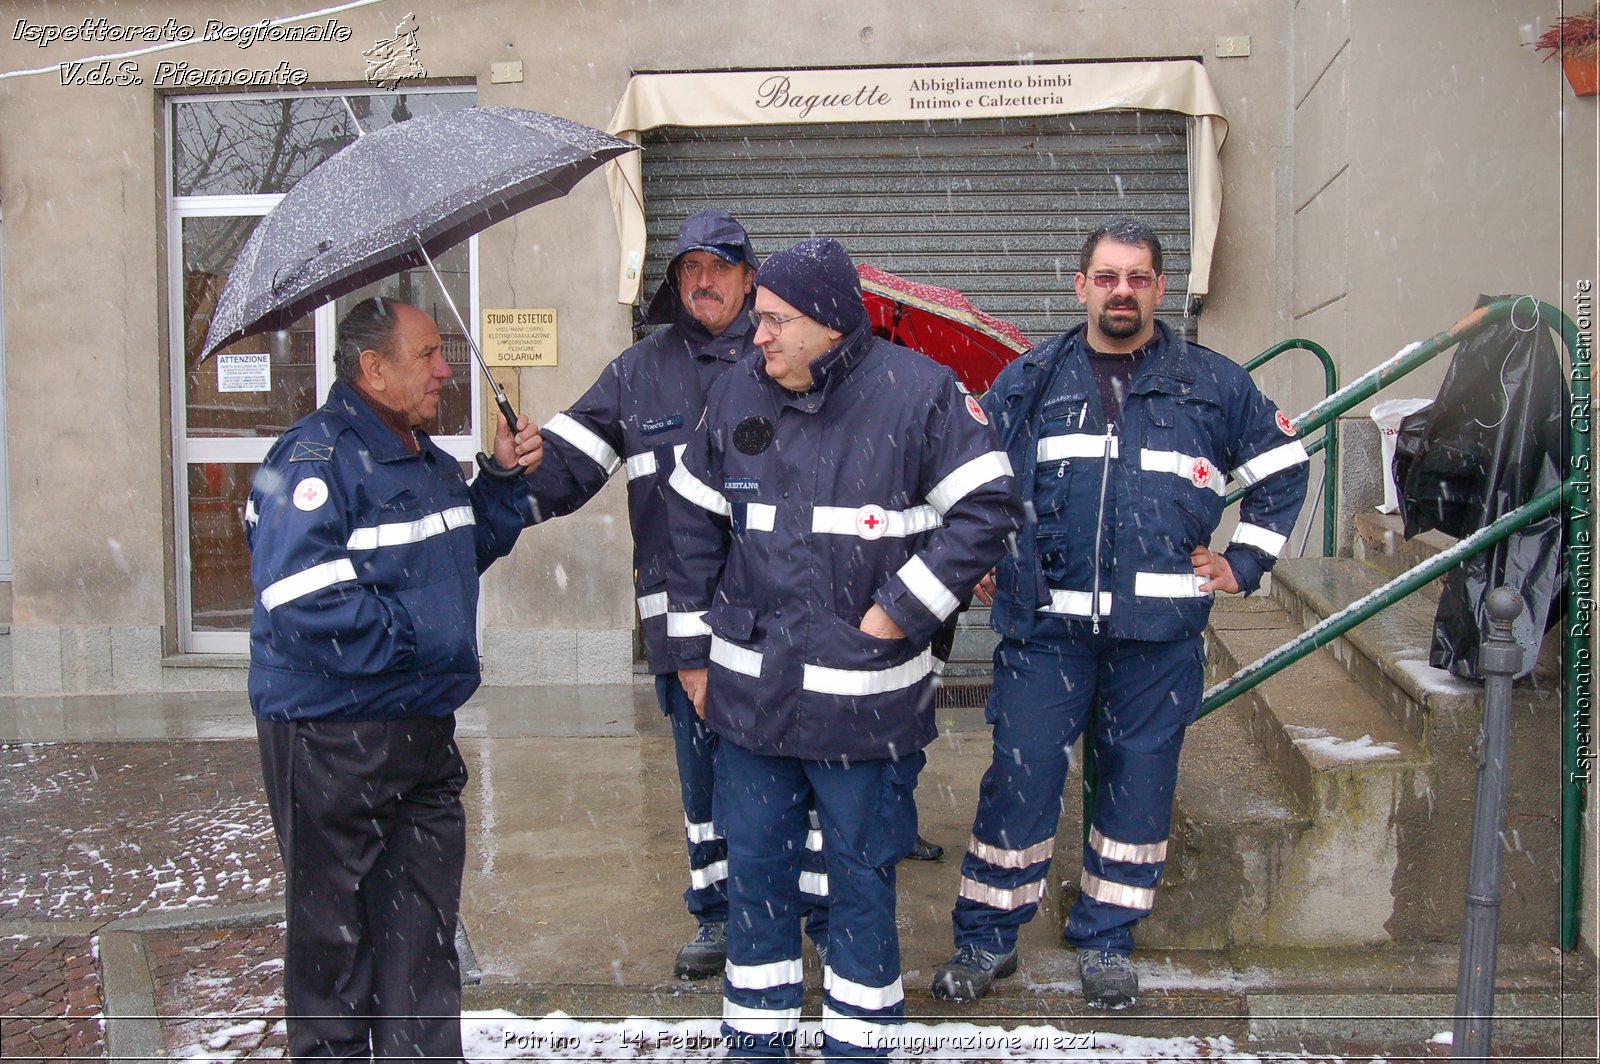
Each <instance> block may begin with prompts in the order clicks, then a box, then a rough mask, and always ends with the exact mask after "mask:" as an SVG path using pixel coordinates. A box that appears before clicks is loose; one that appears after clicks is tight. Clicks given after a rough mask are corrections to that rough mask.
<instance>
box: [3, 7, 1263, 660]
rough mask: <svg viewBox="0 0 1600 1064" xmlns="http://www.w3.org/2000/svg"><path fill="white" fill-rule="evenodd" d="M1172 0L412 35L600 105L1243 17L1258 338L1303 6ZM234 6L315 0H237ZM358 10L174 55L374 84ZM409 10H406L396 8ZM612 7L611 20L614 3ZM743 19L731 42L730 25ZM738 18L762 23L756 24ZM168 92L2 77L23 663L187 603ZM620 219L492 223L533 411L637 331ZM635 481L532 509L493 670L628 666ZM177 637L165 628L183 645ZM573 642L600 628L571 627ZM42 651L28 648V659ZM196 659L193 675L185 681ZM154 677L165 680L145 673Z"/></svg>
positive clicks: (1229, 73) (160, 15) (1173, 45)
mask: <svg viewBox="0 0 1600 1064" xmlns="http://www.w3.org/2000/svg"><path fill="white" fill-rule="evenodd" d="M409 7H410V5H408V8H409ZM1198 8H1199V5H1187V4H1181V3H1170V4H1161V5H1155V6H1153V7H1152V8H1150V9H1146V10H1143V11H1140V12H1138V13H1135V14H1130V12H1129V11H1128V10H1127V9H1126V7H1125V5H1124V4H1122V3H1119V2H1111V0H1096V2H1088V3H1072V4H1054V3H1042V4H1026V5H1024V4H1014V5H1013V4H1002V5H994V6H992V7H991V9H990V10H988V11H986V12H985V17H984V18H983V19H979V20H974V19H971V18H970V17H968V14H967V12H968V8H967V7H966V6H965V5H959V4H951V5H950V6H949V9H948V11H945V12H941V11H940V9H939V8H938V7H937V5H927V6H924V7H922V8H918V9H916V11H917V14H916V16H915V17H911V18H908V17H907V10H908V9H907V8H906V7H905V6H904V5H901V4H891V3H866V4H857V5H851V6H849V7H841V5H838V4H836V3H832V2H823V0H816V2H802V3H798V4H794V5H790V6H789V7H788V8H787V9H786V11H785V19H784V21H785V23H786V24H788V25H792V26H804V27H805V32H804V33H791V32H784V31H783V30H782V28H781V27H779V26H777V25H775V24H774V22H773V19H772V12H773V8H772V7H771V6H770V5H766V4H758V3H752V4H748V5H731V6H729V5H724V6H723V7H722V8H719V9H718V10H717V12H716V13H715V16H716V17H714V18H712V19H710V20H709V21H708V20H707V16H708V12H707V11H706V9H705V8H704V6H703V5H700V4H694V3H689V2H687V0H668V2H661V3H651V4H636V3H631V2H619V3H590V4H588V5H584V6H577V5H571V4H568V3H559V2H550V3H542V4H527V3H518V2H513V0H498V2H496V0H489V2H483V3H476V4H470V5H463V4H445V3H435V4H425V3H419V4H417V5H415V8H414V9H415V10H416V12H417V15H418V18H419V21H420V23H421V29H420V32H419V35H418V42H419V44H420V58H421V60H422V62H423V63H424V64H425V65H426V66H427V68H428V71H429V73H430V75H432V76H434V77H446V78H462V79H466V80H470V81H475V82H476V83H477V87H478V94H479V96H478V98H479V100H480V102H482V103H485V104H508V105H514V106H522V107H531V108H535V109H540V110H548V111H553V112H556V113H559V114H562V115H565V116H567V117H571V118H575V119H578V120H580V121H584V122H588V123H590V124H593V125H597V126H604V125H605V124H606V122H607V120H608V119H609V117H610V114H611V111H612V109H613V108H614V106H615V105H616V102H617V99H618V96H619V95H620V93H621V92H622V90H623V87H624V86H625V85H626V84H627V79H628V77H629V75H630V73H631V72H632V71H634V70H647V69H656V70H660V69H693V68H715V67H719V66H725V65H730V64H732V65H750V64H757V63H759V64H761V65H773V66H783V65H833V64H839V65H853V64H877V63H884V64H891V63H917V62H928V63H944V62H1015V61H1019V60H1026V59H1028V58H1032V57H1038V58H1109V57H1126V56H1164V55H1180V56H1192V55H1209V54H1210V53H1211V51H1212V46H1213V42H1214V39H1215V37H1216V36H1218V35H1219V34H1238V33H1247V34H1250V35H1251V36H1252V40H1253V42H1254V54H1253V55H1252V56H1250V57H1249V58H1243V59H1225V60H1217V59H1214V58H1212V59H1208V61H1207V65H1208V68H1209V70H1210V72H1211V76H1212V78H1213V81H1214V83H1215V85H1216V88H1217V91H1218V93H1219V95H1220V97H1221V98H1222V101H1223V104H1224V107H1225V109H1226V110H1227V112H1228V116H1229V119H1230V132H1229V137H1228V141H1227V144H1226V146H1225V148H1224V155H1223V159H1224V170H1225V178H1226V182H1227V193H1226V194H1227V200H1226V203H1225V206H1224V221H1223V232H1222V235H1221V242H1220V245H1219V255H1218V263H1217V268H1216V273H1215V275H1214V284H1213V289H1214V293H1215V294H1214V296H1213V298H1212V300H1211V302H1210V304H1209V306H1208V307H1207V310H1206V313H1205V317H1204V319H1203V322H1202V324H1201V328H1200V337H1201V339H1202V340H1204V341H1205V342H1207V343H1209V344H1212V345H1214V346H1217V347H1219V348H1220V349H1222V350H1225V351H1229V352H1230V353H1233V354H1235V355H1236V356H1238V357H1241V358H1243V357H1247V356H1248V355H1250V354H1252V353H1254V352H1255V351H1258V350H1260V349H1261V348H1263V347H1265V346H1266V345H1267V344H1269V343H1271V342H1272V341H1273V339H1274V338H1275V337H1276V336H1277V335H1278V334H1279V333H1280V332H1281V331H1282V321H1283V317H1284V315H1283V314H1282V313H1281V311H1280V310H1279V309H1278V307H1279V306H1280V305H1281V301H1282V294H1283V293H1282V291H1281V289H1282V288H1283V284H1284V278H1285V277H1286V276H1287V273H1286V270H1285V269H1284V262H1285V261H1286V256H1287V246H1286V242H1285V241H1284V240H1283V239H1282V237H1281V235H1280V234H1281V230H1282V227H1281V225H1280V224H1279V222H1280V221H1281V218H1280V201H1281V200H1282V198H1283V186H1284V183H1285V182H1286V181H1287V171H1286V169H1285V167H1284V160H1285V156H1286V152H1287V142H1288V120H1287V114H1286V112H1285V110H1284V109H1283V107H1282V106H1281V105H1280V104H1279V103H1278V102H1277V101H1280V100H1281V99H1282V98H1283V97H1284V95H1285V91H1286V83H1287V78H1288V71H1289V58H1290V56H1289V51H1288V46H1287V42H1288V39H1289V26H1290V23H1289V11H1288V9H1287V8H1286V7H1285V6H1284V5H1283V4H1281V3H1275V2H1271V0H1259V2H1253V3H1238V4H1233V5H1228V6H1226V7H1223V8H1218V9H1212V8H1211V6H1210V5H1207V6H1206V7H1205V9H1198ZM228 10H229V11H230V14H229V15H228V16H227V21H229V22H234V23H243V22H248V21H252V20H256V19H260V18H266V17H277V16H281V15H285V14H290V13H294V12H297V11H300V10H303V7H301V6H299V5H290V4H285V3H261V4H248V5H244V4H235V5H229V8H228ZM379 10H380V9H378V8H364V9H358V10H354V11H349V12H345V13H342V14H340V15H339V16H338V18H339V19H340V21H341V22H343V23H344V24H345V25H347V26H349V27H351V29H352V31H353V32H352V39H351V41H349V42H347V43H344V44H314V45H297V46H296V45H273V44H266V43H263V44H257V45H255V46H253V47H252V48H250V49H249V50H248V51H241V50H240V49H238V48H236V47H234V46H233V45H231V44H227V43H213V44H204V45H194V46H190V47H186V48H184V49H180V50H176V51H173V52H168V53H165V54H163V55H160V56H147V57H143V58H141V59H140V60H138V62H139V63H140V65H141V68H142V71H143V72H144V73H145V74H146V75H147V76H148V75H149V74H150V73H151V72H152V71H153V69H154V64H155V62H157V61H159V60H160V59H162V58H181V59H184V60H187V61H189V62H191V63H194V64H195V65H197V66H218V65H249V66H252V67H271V66H272V65H274V64H276V63H277V62H279V61H280V60H285V59H286V60H288V61H290V62H291V63H293V64H296V65H299V66H303V67H305V68H306V69H308V70H309V72H310V75H311V82H312V83H314V84H316V83H322V84H326V83H337V82H351V83H360V81H361V78H362V75H363V72H364V60H363V58H362V56H361V48H363V47H366V46H367V45H368V44H370V42H372V41H374V40H377V39H379V38H381V37H384V36H387V35H389V34H390V33H391V32H392V26H391V25H390V22H389V19H390V18H391V17H394V15H395V12H394V11H391V10H390V9H389V8H388V7H387V6H386V7H384V8H382V9H381V10H382V11H383V12H385V14H382V15H380V14H379V13H378V11H379ZM13 12H14V13H15V17H26V18H30V19H31V20H32V21H34V22H39V23H45V22H49V23H55V24H63V23H75V22H77V21H79V20H81V19H82V17H84V15H85V14H90V15H102V16H106V17H109V18H113V19H114V20H115V21H117V22H119V23H122V24H139V23H146V22H149V23H156V22H160V21H162V20H163V19H166V18H169V17H170V18H174V19H176V20H177V21H178V22H179V23H182V24H188V25H195V26H199V25H203V23H204V21H205V19H206V18H207V17H208V16H215V14H216V10H215V8H214V7H213V6H212V5H206V4H199V3H189V4H185V3H159V4H158V3H149V4H142V5H141V4H138V3H120V4H117V5H115V6H114V7H103V6H100V5H91V4H51V5H48V6H46V5H43V4H31V3H23V4H18V5H12V7H11V8H10V9H8V15H7V19H8V20H9V19H11V18H13ZM401 13H403V12H401ZM619 14H620V17H619ZM13 24H14V23H13V22H11V21H7V22H6V27H5V28H6V29H7V31H8V32H7V33H5V34H0V70H15V69H21V68H25V67H31V66H40V65H43V64H45V63H54V62H60V61H63V60H67V59H73V58H81V57H83V56H87V55H93V54H98V53H100V52H107V51H114V50H117V46H114V45H105V46H85V45H74V44H61V43H58V44H55V45H53V46H52V47H51V48H49V49H46V50H40V49H38V48H36V47H33V46H31V45H28V44H27V43H26V42H16V41H13V40H12V39H11V37H12V34H11V33H10V32H9V31H10V29H11V27H12V25H13ZM730 42H731V43H730ZM748 42H759V44H760V47H759V48H757V47H754V46H753V45H752V44H751V43H748ZM511 59H520V60H522V61H523V63H524V71H525V80H524V81H523V82H522V83H521V84H514V85H494V84H491V83H490V82H489V77H488V72H489V64H490V63H491V62H494V61H500V60H511ZM161 113H162V112H161V104H160V101H159V99H158V98H157V95H156V93H155V92H154V91H153V90H152V88H151V87H150V86H149V85H145V86H142V87H126V88H111V87H62V86H61V85H60V83H59V79H58V78H57V77H56V76H55V75H53V74H47V75H43V76H38V77H32V78H25V79H12V80H7V81H4V82H0V199H3V202H4V206H5V212H6V223H7V252H8V254H7V257H6V262H5V264H4V268H5V270H6V277H5V280H6V297H7V307H6V310H7V315H6V321H7V328H8V349H7V361H8V375H9V379H10V383H11V390H10V407H11V423H10V436H11V440H12V450H11V462H12V469H13V484H12V494H13V498H12V519H13V527H14V530H15V531H14V554H15V556H16V557H17V559H18V564H17V576H16V580H15V583H14V587H13V592H14V601H15V606H14V611H15V626H14V630H13V633H12V643H13V653H14V654H15V655H18V656H19V661H20V662H21V664H20V665H19V668H18V671H17V677H18V680H17V682H18V684H19V687H28V688H37V689H53V688H52V687H51V685H52V684H55V685H56V686H58V687H66V688H69V689H71V688H74V687H82V686H89V687H93V686H99V685H111V686H125V685H127V684H129V683H140V684H142V683H148V682H154V683H158V684H159V683H161V682H165V681H164V680H163V679H162V676H161V675H159V674H157V673H156V672H153V671H152V669H153V666H151V665H149V664H148V663H145V664H143V665H141V666H140V667H139V668H138V669H137V670H136V669H135V667H134V661H133V659H134V658H135V657H139V658H150V657H152V656H159V653H160V650H161V646H162V643H161V633H162V632H163V630H166V631H170V625H171V624H172V615H171V598H172V584H173V573H174V564H173V560H172V555H171V548H170V545H169V541H170V538H171V534H170V528H171V515H170V505H171V504H170V498H169V496H170V481H171V477H170V473H169V470H168V457H167V453H168V451H169V449H170V443H169V434H170V416H169V412H168V406H169V403H170V400H169V398H168V397H167V395H166V386H165V383H164V382H165V381H166V379H167V378H166V374H167V367H166V354H165V352H166V350H167V348H166V342H165V333H164V331H163V330H164V328H165V324H164V317H165V314H164V302H163V300H164V291H163V285H162V283H161V281H160V278H162V277H163V276H164V272H163V271H164V251H163V249H162V247H161V240H162V233H163V220H164V200H163V197H164V191H163V190H162V188H161V187H160V185H159V181H158V175H159V173H160V172H161V166H162V160H163V153H164V151H165V149H164V147H163V145H162V144H161V142H160V139H159V128H160V118H161ZM614 241H615V237H614V229H613V225H612V221H611V217H610V211H609V206H608V202H607V199H606V195H605V186H604V183H603V182H601V181H599V180H596V179H591V180H589V181H586V182H585V183H584V184H582V185H580V186H579V187H578V189H577V190H576V191H575V192H574V193H573V195H572V196H570V197H569V198H568V199H566V200H564V201H562V202H561V203H559V204H553V205H545V206H543V207H540V208H536V209H534V210H532V211H530V212H527V213H526V214H524V215H522V216H520V217H518V218H516V219H515V220H513V221H510V222H507V223H505V224H503V225H501V226H499V227H498V228H496V229H495V230H493V231H491V232H490V233H488V234H486V235H485V237H484V238H483V240H482V241H481V244H480V268H481V269H480V276H481V296H482V302H483V305H485V306H512V305H520V306H553V307H556V308H558V310H559V311H560V314H561V362H560V365H559V367H557V368H555V369H547V370H526V371H523V378H522V395H523V397H524V407H525V408H526V409H527V410H528V412H529V413H531V414H533V415H534V416H535V417H536V418H539V419H541V420H542V419H544V418H547V417H548V416H549V415H550V414H552V413H554V412H555V411H557V410H558V409H560V408H561V407H562V406H564V405H565V404H566V403H568V402H570V401H571V400H572V399H573V398H575V397H576V396H577V395H578V394H579V393H581V392H582V391H583V389H584V388H586V387H587V386H588V384H589V383H590V382H591V381H592V380H593V379H594V378H595V376H596V375H597V374H598V373H599V371H600V369H601V368H602V367H603V366H604V365H605V363H606V362H607V361H608V360H609V359H610V358H611V357H613V356H614V355H615V354H616V353H617V352H618V351H619V350H621V349H622V348H623V347H624V346H626V344H627V343H628V341H629V333H628V315H627V313H626V312H625V310H623V309H622V308H619V307H618V306H617V305H616V303H615V302H614V301H613V299H612V298H611V296H610V293H612V292H614V291H615V280H616V279H615V277H614V276H613V272H612V271H613V270H614V262H615V252H614V246H615V245H614ZM623 507H624V500H623V492H622V491H621V489H620V488H619V487H617V486H615V485H613V486H611V487H608V488H607V490H606V492H605V493H604V494H603V495H602V496H601V498H600V499H598V500H596V501H595V502H594V503H592V504H591V505H590V506H588V507H587V508H585V510H583V511H582V512H581V513H579V514H578V515H575V516H573V517H570V518H567V519H564V520H562V521H560V522H557V523H554V524H553V525H551V526H549V527H546V528H541V529H538V530H535V531H534V532H533V533H531V534H530V535H529V536H527V537H526V538H525V539H524V541H523V542H522V543H521V544H520V545H519V546H518V548H517V550H516V551H515V553H514V554H513V555H512V557H511V558H510V559H508V560H507V561H506V562H502V563H501V564H500V565H498V566H497V567H496V568H495V570H493V571H492V572H491V573H490V575H489V577H488V579H487V580H486V581H485V594H484V603H485V620H486V626H487V630H486V633H485V652H486V657H487V659H488V661H487V665H488V669H487V674H488V678H489V680H490V681H491V682H527V681H552V682H560V681H563V680H573V679H588V680H598V679H607V678H610V679H615V678H617V677H618V676H619V675H626V673H627V672H628V662H629V659H630V657H631V629H632V624H633V603H632V594H631V586H630V581H631V562H630V557H629V547H628V534H627V527H626V522H625V517H624V508H623ZM166 642H167V645H168V646H169V647H170V643H171V641H170V639H168V640H167V641H166ZM580 647H583V648H585V649H584V650H581V651H580ZM22 659H26V660H22ZM174 675H176V674H171V673H170V672H169V673H168V674H167V675H166V680H172V682H181V683H182V684H189V683H192V682H194V677H195V674H194V673H193V672H192V671H187V672H185V673H183V674H182V676H183V677H184V679H183V680H181V681H176V680H173V676H174ZM151 677H155V679H154V680H152V679H151Z"/></svg>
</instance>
